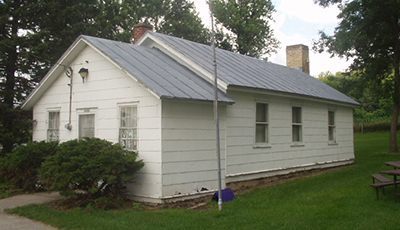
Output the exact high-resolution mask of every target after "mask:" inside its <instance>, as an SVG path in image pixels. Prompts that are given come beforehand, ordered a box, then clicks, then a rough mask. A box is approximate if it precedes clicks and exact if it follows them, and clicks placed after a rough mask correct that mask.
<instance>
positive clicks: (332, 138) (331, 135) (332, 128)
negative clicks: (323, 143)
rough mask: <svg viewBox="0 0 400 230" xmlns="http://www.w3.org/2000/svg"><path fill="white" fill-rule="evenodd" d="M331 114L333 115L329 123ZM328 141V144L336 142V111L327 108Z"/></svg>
mask: <svg viewBox="0 0 400 230" xmlns="http://www.w3.org/2000/svg"><path fill="white" fill-rule="evenodd" d="M331 114H332V115H333V117H332V121H333V123H331ZM328 141H329V144H336V111H335V110H332V109H329V110H328Z"/></svg>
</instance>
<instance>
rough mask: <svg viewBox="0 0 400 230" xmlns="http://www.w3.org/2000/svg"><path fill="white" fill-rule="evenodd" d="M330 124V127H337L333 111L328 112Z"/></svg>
mask: <svg viewBox="0 0 400 230" xmlns="http://www.w3.org/2000/svg"><path fill="white" fill-rule="evenodd" d="M328 120H329V121H328V122H329V125H335V112H333V111H329V112H328Z"/></svg>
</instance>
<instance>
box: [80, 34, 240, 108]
mask: <svg viewBox="0 0 400 230" xmlns="http://www.w3.org/2000/svg"><path fill="white" fill-rule="evenodd" d="M81 38H82V39H84V40H85V41H87V42H88V43H89V44H91V45H92V46H94V47H96V48H97V49H98V50H100V51H101V52H102V53H103V54H104V55H106V56H107V57H109V58H110V59H111V60H113V61H114V62H115V63H117V64H118V65H119V66H120V67H121V68H122V69H124V70H126V71H127V72H128V73H130V74H131V75H132V76H133V77H135V78H136V79H137V80H138V81H139V82H140V83H142V84H143V85H145V86H146V87H148V88H149V89H150V90H151V91H153V92H154V93H155V94H156V95H158V96H159V97H160V98H170V99H189V100H200V101H213V100H214V89H213V86H212V85H211V84H210V83H209V82H207V81H206V80H204V79H203V78H201V77H200V76H198V75H197V74H195V73H194V72H192V71H191V70H189V69H188V68H186V67H185V66H183V65H181V64H179V63H178V62H177V61H175V60H174V59H172V58H170V57H169V56H168V55H166V54H165V53H163V52H161V51H160V50H158V49H156V48H148V47H143V46H138V45H134V44H129V43H123V42H117V41H112V40H108V39H102V38H96V37H91V36H81ZM218 98H219V101H221V102H226V103H233V102H234V101H233V100H232V99H230V98H229V97H228V96H227V95H226V94H225V93H224V92H222V91H220V90H219V92H218Z"/></svg>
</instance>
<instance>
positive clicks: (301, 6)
mask: <svg viewBox="0 0 400 230" xmlns="http://www.w3.org/2000/svg"><path fill="white" fill-rule="evenodd" d="M273 2H274V3H275V4H276V5H275V8H276V9H277V10H278V11H280V12H284V13H285V14H286V15H287V16H288V17H295V18H298V19H300V20H303V21H306V22H310V23H317V24H331V23H337V18H336V16H337V15H338V14H339V9H338V8H337V7H336V6H331V7H329V8H323V7H321V6H319V5H317V4H315V3H314V0H275V1H273Z"/></svg>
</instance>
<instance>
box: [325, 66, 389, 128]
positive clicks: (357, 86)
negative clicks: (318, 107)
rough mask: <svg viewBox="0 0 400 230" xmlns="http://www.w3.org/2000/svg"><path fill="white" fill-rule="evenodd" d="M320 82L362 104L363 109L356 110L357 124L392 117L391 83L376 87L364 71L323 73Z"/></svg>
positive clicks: (383, 83)
mask: <svg viewBox="0 0 400 230" xmlns="http://www.w3.org/2000/svg"><path fill="white" fill-rule="evenodd" d="M318 80H320V81H322V82H324V83H326V84H328V85H330V86H331V87H333V88H335V89H337V90H339V91H340V92H342V93H344V94H346V95H348V96H349V97H351V98H353V99H354V100H356V101H358V102H360V103H361V107H359V108H355V112H354V121H355V122H372V121H387V120H388V118H389V117H391V112H392V108H393V102H392V100H391V97H390V96H389V95H390V93H388V92H390V90H391V88H392V87H391V86H392V84H391V82H390V81H389V82H385V81H384V82H381V84H379V85H375V84H374V82H373V81H368V80H367V79H366V77H365V76H364V72H363V71H358V70H355V71H351V72H348V73H342V72H337V73H336V74H335V75H334V74H332V73H330V72H326V73H321V74H319V75H318ZM386 83H389V84H386Z"/></svg>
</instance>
